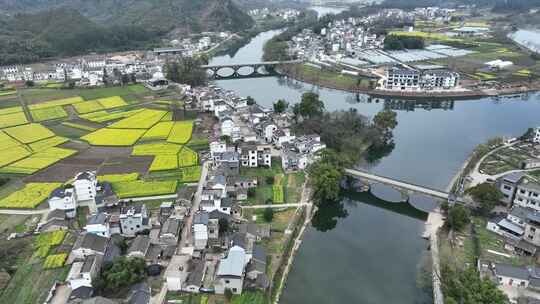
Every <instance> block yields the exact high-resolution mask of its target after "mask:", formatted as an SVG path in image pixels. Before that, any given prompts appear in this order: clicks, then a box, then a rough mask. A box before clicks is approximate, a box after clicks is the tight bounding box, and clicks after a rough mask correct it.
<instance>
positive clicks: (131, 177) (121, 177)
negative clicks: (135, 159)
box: [98, 173, 139, 183]
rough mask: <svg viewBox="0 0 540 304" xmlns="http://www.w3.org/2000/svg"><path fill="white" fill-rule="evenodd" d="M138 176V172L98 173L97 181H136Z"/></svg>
mask: <svg viewBox="0 0 540 304" xmlns="http://www.w3.org/2000/svg"><path fill="white" fill-rule="evenodd" d="M138 178H139V173H126V174H109V175H100V176H98V181H100V182H104V181H106V182H109V183H115V182H130V181H136V180H137V179H138Z"/></svg>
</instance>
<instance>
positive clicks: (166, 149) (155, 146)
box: [131, 142, 182, 156]
mask: <svg viewBox="0 0 540 304" xmlns="http://www.w3.org/2000/svg"><path fill="white" fill-rule="evenodd" d="M181 149H182V146H181V145H175V144H171V143H166V142H162V143H151V144H141V145H136V146H135V147H134V148H133V152H132V154H131V155H134V156H152V155H163V154H173V155H177V154H178V153H180V150H181Z"/></svg>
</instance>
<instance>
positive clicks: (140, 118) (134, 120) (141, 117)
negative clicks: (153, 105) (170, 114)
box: [109, 109, 167, 129]
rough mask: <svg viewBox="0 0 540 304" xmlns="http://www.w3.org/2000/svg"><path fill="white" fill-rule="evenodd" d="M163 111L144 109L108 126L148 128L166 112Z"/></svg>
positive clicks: (112, 127)
mask: <svg viewBox="0 0 540 304" xmlns="http://www.w3.org/2000/svg"><path fill="white" fill-rule="evenodd" d="M166 113H167V112H165V111H160V110H152V109H145V110H143V111H142V112H140V113H137V114H135V115H133V116H130V117H128V118H124V119H122V120H120V121H118V122H116V123H114V124H112V125H110V126H109V128H111V129H149V128H151V127H152V126H153V125H155V124H156V123H158V122H159V121H160V120H161V118H163V116H164V115H165V114H166Z"/></svg>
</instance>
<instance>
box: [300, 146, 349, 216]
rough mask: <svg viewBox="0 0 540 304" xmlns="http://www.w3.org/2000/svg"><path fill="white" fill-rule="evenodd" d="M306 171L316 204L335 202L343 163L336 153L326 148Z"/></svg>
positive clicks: (337, 197)
mask: <svg viewBox="0 0 540 304" xmlns="http://www.w3.org/2000/svg"><path fill="white" fill-rule="evenodd" d="M308 173H309V182H310V184H311V186H312V188H313V198H314V201H315V204H316V205H319V206H320V205H324V204H327V203H331V202H336V201H337V200H338V199H339V195H340V192H341V188H340V182H341V179H342V178H343V163H342V162H341V160H340V158H339V155H338V154H337V153H335V152H334V151H332V150H329V149H326V150H325V151H324V152H323V153H322V157H321V158H320V159H319V160H318V161H317V162H315V163H313V164H312V165H310V166H309V168H308Z"/></svg>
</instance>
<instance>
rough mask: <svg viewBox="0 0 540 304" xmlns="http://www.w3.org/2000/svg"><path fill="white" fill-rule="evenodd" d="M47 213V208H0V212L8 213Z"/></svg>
mask: <svg viewBox="0 0 540 304" xmlns="http://www.w3.org/2000/svg"><path fill="white" fill-rule="evenodd" d="M47 213H49V209H36V210H21V209H0V214H10V215H43V214H47Z"/></svg>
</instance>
